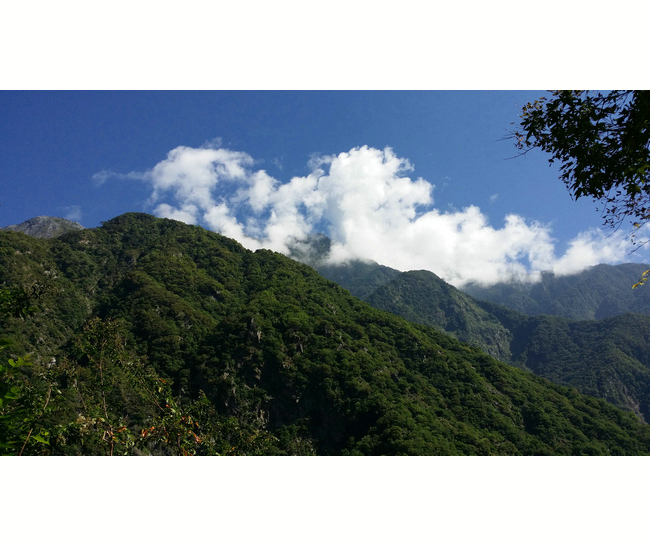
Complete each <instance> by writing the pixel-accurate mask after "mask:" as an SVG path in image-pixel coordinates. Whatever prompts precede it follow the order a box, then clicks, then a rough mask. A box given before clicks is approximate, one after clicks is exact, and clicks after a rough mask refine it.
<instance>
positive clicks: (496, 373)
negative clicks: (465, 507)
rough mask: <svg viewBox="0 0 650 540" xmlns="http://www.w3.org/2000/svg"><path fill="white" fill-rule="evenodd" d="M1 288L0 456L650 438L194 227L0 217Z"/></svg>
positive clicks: (135, 218)
mask: <svg viewBox="0 0 650 540" xmlns="http://www.w3.org/2000/svg"><path fill="white" fill-rule="evenodd" d="M0 284H1V285H2V286H3V287H4V289H3V290H4V291H10V293H11V294H13V295H14V297H12V296H11V294H9V293H8V295H3V302H5V303H4V304H3V306H4V308H7V306H9V307H12V306H15V302H14V304H12V303H11V302H12V301H13V300H12V298H13V299H15V298H18V299H21V298H23V299H25V298H26V299H27V300H28V301H29V302H33V304H34V305H36V306H37V307H39V308H40V311H38V312H35V313H33V314H31V315H30V314H28V313H27V312H26V311H25V313H24V316H23V315H22V312H19V313H18V315H17V316H14V317H6V318H5V319H3V320H2V327H1V334H2V337H3V338H7V339H9V340H11V341H13V344H12V345H11V346H9V347H6V348H4V350H2V351H1V352H0V354H1V355H2V358H3V371H2V373H0V376H1V377H3V378H2V384H3V385H4V386H1V387H0V390H1V391H2V392H4V397H5V398H7V396H10V399H5V400H4V401H3V402H2V404H1V405H0V408H1V409H0V419H1V421H0V443H2V445H3V448H4V451H5V452H7V453H19V452H23V453H34V454H39V453H40V454H48V453H49V454H102V453H104V454H108V453H111V454H117V453H134V454H138V453H140V454H149V453H153V454H156V453H162V454H173V453H222V454H223V453H242V454H251V453H266V454H312V453H315V454H389V455H395V454H447V455H451V454H507V455H512V454H648V453H650V427H648V426H647V425H644V424H643V423H641V422H640V421H639V420H638V419H637V418H636V417H634V415H633V414H631V413H625V412H622V411H620V410H619V409H617V408H615V407H613V406H611V405H610V404H608V403H606V402H605V401H604V400H598V399H594V398H592V397H587V396H584V395H581V394H579V393H578V392H577V391H576V390H574V389H571V388H567V387H561V386H557V385H555V384H553V383H550V382H548V381H546V380H545V379H543V378H540V377H537V376H535V375H533V374H531V373H527V372H525V371H523V370H520V369H517V368H514V367H511V366H508V365H506V364H504V363H503V362H499V361H497V360H495V359H493V358H491V357H490V356H488V355H486V354H485V353H483V352H482V351H480V350H479V349H477V348H473V347H469V346H466V345H463V344H461V343H459V342H458V341H456V340H455V339H453V338H451V337H449V336H446V335H444V334H441V333H439V332H437V331H435V330H433V329H432V328H430V327H427V326H422V325H415V324H413V323H409V322H407V321H405V320H404V319H402V318H399V317H397V316H395V315H391V314H388V313H385V312H383V311H380V310H377V309H374V308H372V307H370V306H369V305H368V304H365V303H364V302H361V301H360V300H358V299H356V298H354V297H353V296H352V295H351V294H350V293H349V292H348V291H346V290H344V289H342V288H341V287H340V286H338V285H336V284H334V283H332V282H329V281H327V280H325V279H324V278H322V277H321V276H319V275H318V274H317V273H316V272H315V271H314V270H313V269H311V268H310V267H308V266H306V265H303V264H300V263H297V262H295V261H293V260H291V259H289V258H287V257H284V256H281V255H278V254H275V253H272V252H269V251H264V250H261V251H258V252H255V253H252V252H250V251H247V250H245V249H244V248H242V247H241V246H240V245H239V244H237V243H236V242H234V241H232V240H229V239H227V238H224V237H222V236H219V235H217V234H214V233H210V232H207V231H205V230H203V229H201V228H200V227H195V226H188V225H185V224H182V223H179V222H175V221H171V220H163V219H156V218H153V217H151V216H148V215H145V214H125V215H123V216H119V217H117V218H115V219H113V220H111V221H109V222H107V223H105V224H104V225H103V226H102V227H101V228H98V229H87V230H82V231H77V232H71V233H68V234H65V235H63V236H61V237H59V238H55V239H49V240H39V239H35V238H31V237H28V236H26V235H24V234H21V233H16V232H0ZM21 294H23V296H22V297H21ZM4 311H5V313H8V309H4ZM5 345H6V344H5ZM25 353H31V354H32V357H31V361H32V364H33V365H31V366H29V365H21V363H20V362H17V361H15V360H12V362H9V361H8V359H10V358H13V359H16V357H17V356H19V355H23V354H25ZM8 385H9V386H8ZM11 385H13V386H11ZM0 394H1V392H0ZM0 397H2V396H0ZM12 404H18V405H15V406H14V405H12ZM21 407H22V408H21ZM21 414H22V415H23V416H24V417H25V419H26V420H27V422H23V424H19V423H18V420H19V419H20V418H19V417H20V415H21ZM11 426H14V428H13V431H12V430H11V429H9V428H11ZM28 428H29V429H28ZM21 447H22V448H21Z"/></svg>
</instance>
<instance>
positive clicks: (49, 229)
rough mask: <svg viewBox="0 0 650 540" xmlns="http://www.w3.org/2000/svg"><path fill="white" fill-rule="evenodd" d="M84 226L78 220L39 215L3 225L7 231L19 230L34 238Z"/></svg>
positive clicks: (58, 233) (59, 233)
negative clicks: (20, 221)
mask: <svg viewBox="0 0 650 540" xmlns="http://www.w3.org/2000/svg"><path fill="white" fill-rule="evenodd" d="M83 228H84V227H83V226H82V225H81V224H80V223H77V222H76V221H70V220H69V219H63V218H60V217H51V216H37V217H34V218H32V219H28V220H27V221H23V222H22V223H20V224H18V225H8V226H7V227H2V229H1V230H5V231H18V232H22V233H25V234H27V235H29V236H33V237H34V238H55V237H57V236H61V235H62V234H65V233H67V232H70V231H79V230H81V229H83Z"/></svg>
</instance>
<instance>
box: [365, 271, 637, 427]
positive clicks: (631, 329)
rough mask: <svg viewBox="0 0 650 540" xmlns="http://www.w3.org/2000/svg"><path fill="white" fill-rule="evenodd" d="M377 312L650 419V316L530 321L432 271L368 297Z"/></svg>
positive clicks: (406, 275) (403, 277) (400, 279)
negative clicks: (441, 333) (445, 335)
mask: <svg viewBox="0 0 650 540" xmlns="http://www.w3.org/2000/svg"><path fill="white" fill-rule="evenodd" d="M366 300H367V302H368V303H369V304H371V305H372V306H374V307H377V308H379V309H383V310H386V311H389V312H391V313H394V314H396V315H399V316H401V317H404V318H405V319H407V320H409V321H412V322H415V323H420V324H426V325H429V326H431V327H433V328H435V329H438V330H441V331H444V332H446V333H448V334H450V335H452V336H454V337H456V338H457V339H459V340H460V341H463V342H465V343H468V344H471V345H474V346H477V347H480V348H481V349H482V350H483V351H485V352H487V353H488V354H490V355H492V356H494V357H495V358H498V359H499V360H502V361H504V362H506V363H508V364H510V365H513V366H517V367H521V368H524V369H527V370H530V371H532V372H533V373H535V374H537V375H540V376H543V377H545V378H547V379H549V380H551V381H553V382H555V383H558V384H565V385H569V386H573V387H574V388H576V389H578V390H579V391H580V392H583V393H585V394H588V395H592V396H594V397H600V398H604V399H607V400H608V401H609V402H610V403H612V404H614V405H616V406H617V407H620V408H622V409H625V410H630V411H633V412H634V413H635V414H637V416H639V418H641V419H642V420H647V419H650V317H649V316H647V315H641V314H635V313H628V314H625V315H619V316H616V317H610V318H608V319H604V320H601V321H573V320H569V319H566V318H562V317H555V316H548V315H538V316H534V317H531V316H527V315H524V314H522V313H519V312H517V311H514V310H510V309H508V308H506V307H503V306H500V305H498V304H495V303H492V302H485V301H480V300H475V299H474V298H472V297H471V296H469V295H467V294H465V293H463V292H461V291H459V290H458V289H456V288H455V287H453V286H451V285H449V284H447V283H446V282H445V281H443V280H442V279H440V278H438V277H437V276H436V275H435V274H433V273H431V272H428V271H424V270H422V271H412V272H403V273H401V274H399V275H397V276H396V277H395V278H394V279H393V280H392V281H390V282H389V283H387V284H385V285H382V286H380V287H378V288H377V289H375V291H374V292H373V293H372V294H370V295H369V296H367V298H366Z"/></svg>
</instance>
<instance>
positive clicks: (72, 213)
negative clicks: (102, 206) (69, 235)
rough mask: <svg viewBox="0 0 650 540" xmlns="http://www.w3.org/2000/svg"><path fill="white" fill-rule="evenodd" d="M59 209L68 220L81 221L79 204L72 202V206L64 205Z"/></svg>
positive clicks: (81, 214) (81, 213)
mask: <svg viewBox="0 0 650 540" xmlns="http://www.w3.org/2000/svg"><path fill="white" fill-rule="evenodd" d="M61 210H63V212H64V214H63V217H64V218H65V219H69V220H70V221H81V217H82V216H83V212H82V211H81V206H79V205H78V204H73V205H72V206H64V207H63V208H62V209H61Z"/></svg>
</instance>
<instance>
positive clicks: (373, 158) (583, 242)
mask: <svg viewBox="0 0 650 540" xmlns="http://www.w3.org/2000/svg"><path fill="white" fill-rule="evenodd" d="M254 163H255V162H254V160H253V158H252V157H251V156H249V155H248V154H246V153H244V152H234V151H231V150H227V149H224V148H218V147H217V146H216V145H215V144H210V145H205V146H203V147H201V148H189V147H185V146H180V147H178V148H175V149H174V150H172V151H171V152H169V154H168V155H167V158H166V159H165V160H163V161H161V162H160V163H158V164H157V165H155V166H154V167H153V168H152V169H150V170H148V171H146V172H144V173H139V172H132V173H129V174H127V175H114V176H121V177H126V178H131V179H139V180H141V181H145V182H147V183H149V184H150V185H151V188H152V195H151V199H150V203H151V204H152V205H153V204H156V203H158V204H157V206H155V209H154V213H155V214H156V215H158V216H160V217H168V218H171V219H177V220H180V221H184V222H186V223H192V224H197V223H198V224H202V225H204V226H206V227H208V228H210V229H212V230H215V231H217V232H220V233H222V234H224V235H226V236H229V237H231V238H234V239H235V240H237V241H239V242H240V243H242V244H243V245H244V246H245V247H247V248H249V249H258V248H262V247H263V248H268V249H273V250H275V251H279V252H282V253H285V254H286V253H288V251H289V249H288V246H289V244H290V243H291V242H292V241H293V240H295V239H298V240H300V239H304V238H305V237H307V236H308V235H309V234H311V233H314V232H319V231H321V232H324V233H325V234H327V235H328V236H329V237H330V238H331V239H332V251H331V261H332V262H344V261H346V260H349V259H353V258H361V259H372V260H375V261H377V262H378V263H380V264H384V265H386V266H390V267H393V268H396V269H399V270H412V269H427V270H430V271H432V272H434V273H436V274H437V275H439V276H440V277H442V278H443V279H445V280H447V281H449V282H450V283H452V284H454V285H463V284H464V283H466V282H468V281H476V282H481V283H496V282H498V281H503V280H508V279H512V278H519V279H535V278H536V277H538V276H539V273H540V272H541V271H544V270H552V271H554V272H556V273H558V274H568V273H575V272H578V271H580V270H581V269H583V268H585V267H587V266H590V265H593V264H598V263H601V262H606V263H616V262H621V261H623V260H624V258H625V255H626V254H627V251H628V249H629V243H628V242H627V241H626V240H625V239H624V238H623V237H622V235H610V236H609V237H605V235H603V234H602V233H600V232H598V231H588V232H585V233H583V234H581V235H579V236H578V237H577V238H575V239H574V240H573V241H572V242H571V243H570V246H569V249H568V250H567V251H566V253H564V254H563V255H561V256H560V257H556V255H555V247H554V239H553V238H552V236H551V230H550V228H549V227H548V226H547V225H544V224H541V223H536V222H529V221H527V220H525V219H524V218H523V217H521V216H518V215H515V214H511V215H507V216H506V217H505V219H504V223H503V225H502V226H501V227H498V228H497V227H494V226H493V225H491V224H490V223H489V222H488V219H487V217H486V216H485V215H484V214H483V213H482V212H481V210H480V209H479V208H478V207H476V206H470V207H467V208H463V209H461V210H458V209H455V208H451V209H449V210H447V211H441V210H440V209H437V208H435V207H434V200H433V192H434V186H433V185H432V184H430V183H429V182H427V181H426V180H424V179H422V178H417V179H415V180H414V179H412V178H411V177H410V176H408V175H409V174H410V173H411V172H412V171H413V166H412V165H411V164H410V163H409V161H408V160H407V159H404V158H400V157H398V156H396V155H395V153H394V152H393V151H392V150H391V149H390V148H385V149H384V150H378V149H376V148H370V147H368V146H362V147H358V148H353V149H351V150H350V151H349V152H342V153H340V154H338V155H336V156H313V157H312V158H311V159H310V161H309V166H310V168H311V172H310V174H309V175H307V176H304V177H294V178H291V179H290V180H289V181H286V182H284V183H283V182H280V181H279V180H277V179H275V178H273V177H271V176H270V175H269V174H268V173H267V172H266V171H264V170H253V166H254ZM95 176H96V177H97V178H96V181H99V180H102V181H103V180H105V179H106V178H107V177H108V176H111V174H110V173H107V172H106V171H102V172H101V173H98V174H97V175H95ZM490 199H491V202H493V201H494V200H496V195H493V196H492V197H490Z"/></svg>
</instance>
